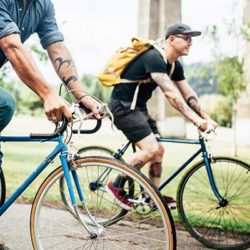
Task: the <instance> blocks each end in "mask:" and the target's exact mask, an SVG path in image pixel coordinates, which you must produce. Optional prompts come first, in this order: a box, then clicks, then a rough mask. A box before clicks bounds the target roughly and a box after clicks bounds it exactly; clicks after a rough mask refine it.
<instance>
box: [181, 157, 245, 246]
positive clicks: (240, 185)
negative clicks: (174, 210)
mask: <svg viewBox="0 0 250 250" xmlns="http://www.w3.org/2000/svg"><path fill="white" fill-rule="evenodd" d="M211 168H212V171H213V175H214V179H215V183H216V186H217V188H218V191H219V193H220V194H221V196H222V197H223V199H225V203H224V204H219V202H218V200H217V198H216V197H215V195H214V193H213V191H212V189H211V186H210V184H209V180H208V176H207V172H206V169H205V165H204V163H203V162H201V163H198V164H197V165H195V166H194V167H193V168H192V169H191V170H190V171H189V172H188V173H187V174H186V175H185V176H184V178H183V180H182V181H181V183H180V186H179V189H178V211H179V214H180V216H181V219H182V221H183V222H184V223H185V225H186V227H187V229H188V231H189V232H190V233H191V235H192V236H193V237H195V238H196V239H197V240H199V241H200V242H201V243H203V244H205V245H206V246H209V247H212V248H216V249H247V248H249V247H250V166H249V165H248V164H246V163H244V162H242V161H239V160H237V159H232V158H227V157H215V158H214V159H213V162H212V163H211Z"/></svg>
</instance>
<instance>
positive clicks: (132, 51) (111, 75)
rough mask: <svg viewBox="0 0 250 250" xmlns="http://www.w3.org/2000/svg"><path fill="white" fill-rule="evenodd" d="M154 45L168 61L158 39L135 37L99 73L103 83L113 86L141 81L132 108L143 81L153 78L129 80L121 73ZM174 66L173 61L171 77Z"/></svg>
mask: <svg viewBox="0 0 250 250" xmlns="http://www.w3.org/2000/svg"><path fill="white" fill-rule="evenodd" d="M152 47H155V48H156V49H157V50H158V51H159V52H160V53H161V55H162V57H163V58H164V61H165V62H167V60H166V56H165V52H164V50H163V49H162V48H161V47H160V46H159V45H158V44H157V42H156V41H153V40H144V39H141V38H135V37H133V38H132V40H131V45H130V46H129V47H123V48H120V49H118V50H117V51H116V52H115V53H114V54H113V55H112V56H111V58H110V59H109V60H108V62H107V64H106V65H105V67H104V68H103V69H102V70H101V71H100V72H99V74H98V75H97V77H98V79H99V80H100V82H101V83H102V85H104V86H107V87H111V86H114V85H116V84H119V83H123V82H126V83H139V84H138V86H137V87H136V89H135V93H134V97H133V100H132V103H131V108H130V109H131V110H134V109H135V106H136V102H137V96H138V91H139V87H140V85H141V84H142V83H147V82H150V81H151V78H148V79H144V80H129V79H122V78H121V75H122V73H123V72H124V70H125V68H126V67H127V66H128V65H129V63H130V62H132V61H133V60H134V59H135V58H137V57H138V56H139V55H141V54H142V53H144V52H146V51H147V50H149V49H150V48H152ZM174 68H175V64H174V63H173V64H172V68H171V71H170V74H169V77H170V78H171V75H172V73H173V71H174Z"/></svg>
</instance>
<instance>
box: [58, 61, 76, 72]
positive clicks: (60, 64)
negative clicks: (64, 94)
mask: <svg viewBox="0 0 250 250" xmlns="http://www.w3.org/2000/svg"><path fill="white" fill-rule="evenodd" d="M54 63H55V64H56V63H58V68H57V72H58V73H59V72H60V69H61V67H62V66H63V65H64V64H66V66H67V67H70V66H71V67H75V65H74V62H73V61H72V60H63V59H62V58H61V57H58V58H56V59H55V61H54Z"/></svg>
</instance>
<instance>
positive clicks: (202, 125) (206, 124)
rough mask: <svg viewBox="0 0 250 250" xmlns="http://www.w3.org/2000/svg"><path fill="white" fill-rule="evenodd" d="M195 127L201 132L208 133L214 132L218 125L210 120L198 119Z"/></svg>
mask: <svg viewBox="0 0 250 250" xmlns="http://www.w3.org/2000/svg"><path fill="white" fill-rule="evenodd" d="M195 125H196V126H197V127H198V129H199V130H200V131H201V132H206V131H208V130H210V131H211V130H215V129H216V128H217V127H218V124H217V123H216V122H215V121H213V120H211V119H209V120H205V119H199V121H197V122H196V123H195Z"/></svg>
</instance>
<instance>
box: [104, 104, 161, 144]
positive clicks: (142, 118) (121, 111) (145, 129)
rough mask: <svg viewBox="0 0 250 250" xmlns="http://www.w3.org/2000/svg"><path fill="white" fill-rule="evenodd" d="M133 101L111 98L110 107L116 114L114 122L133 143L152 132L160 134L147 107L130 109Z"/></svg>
mask: <svg viewBox="0 0 250 250" xmlns="http://www.w3.org/2000/svg"><path fill="white" fill-rule="evenodd" d="M130 106H131V103H130V102H124V101H119V100H114V99H111V101H110V103H109V107H110V110H111V112H112V113H113V115H114V124H115V126H116V127H117V128H118V129H119V130H121V131H122V132H123V133H124V134H125V136H126V137H127V138H128V140H130V141H131V142H132V143H136V142H138V141H140V140H142V139H144V138H145V137H147V136H148V135H150V134H151V133H153V134H160V133H159V131H158V128H157V125H156V121H155V120H153V119H152V117H150V115H149V114H148V111H147V109H146V108H138V107H136V108H135V110H130Z"/></svg>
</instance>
